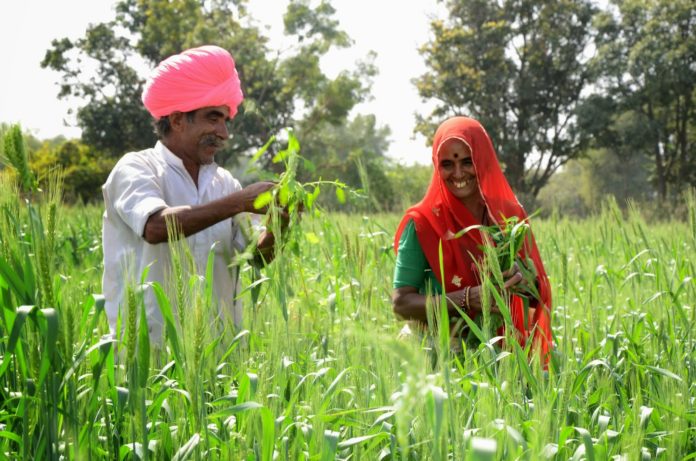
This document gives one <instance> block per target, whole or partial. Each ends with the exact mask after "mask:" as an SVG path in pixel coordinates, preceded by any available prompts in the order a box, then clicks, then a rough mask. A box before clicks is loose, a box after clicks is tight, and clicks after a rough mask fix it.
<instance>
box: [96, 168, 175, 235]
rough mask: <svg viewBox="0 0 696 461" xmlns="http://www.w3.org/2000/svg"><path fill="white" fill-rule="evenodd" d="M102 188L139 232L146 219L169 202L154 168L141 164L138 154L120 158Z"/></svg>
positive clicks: (118, 211)
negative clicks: (165, 198) (121, 159)
mask: <svg viewBox="0 0 696 461" xmlns="http://www.w3.org/2000/svg"><path fill="white" fill-rule="evenodd" d="M104 189H105V191H106V194H107V196H108V197H109V200H110V201H111V203H112V205H113V207H114V210H115V211H116V213H118V215H119V216H120V218H121V219H122V220H123V222H125V223H126V224H127V225H128V227H130V228H131V229H132V230H133V232H135V233H136V235H139V236H142V235H143V232H144V230H145V224H146V223H147V219H148V218H149V217H150V216H151V215H152V214H153V213H155V212H157V211H159V210H161V209H163V208H167V206H168V205H167V203H166V202H165V201H164V198H163V193H162V188H161V187H160V184H159V181H158V180H157V177H156V175H155V171H153V170H152V169H151V168H148V166H147V165H145V164H140V163H139V162H138V161H137V157H131V158H125V159H124V160H123V161H122V162H120V164H119V165H118V166H117V167H116V168H115V169H114V171H113V173H112V176H111V177H110V178H109V180H108V181H107V183H106V184H105V185H104Z"/></svg>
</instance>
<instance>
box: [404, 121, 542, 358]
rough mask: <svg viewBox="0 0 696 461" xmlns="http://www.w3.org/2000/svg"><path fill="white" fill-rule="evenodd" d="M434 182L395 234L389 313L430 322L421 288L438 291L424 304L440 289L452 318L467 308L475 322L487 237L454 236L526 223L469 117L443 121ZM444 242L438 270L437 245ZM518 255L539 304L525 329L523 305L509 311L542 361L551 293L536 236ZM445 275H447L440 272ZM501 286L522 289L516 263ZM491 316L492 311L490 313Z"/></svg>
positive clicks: (435, 301) (515, 303) (514, 302)
mask: <svg viewBox="0 0 696 461" xmlns="http://www.w3.org/2000/svg"><path fill="white" fill-rule="evenodd" d="M432 158H433V165H434V171H433V178H432V180H431V182H430V186H429V187H428V190H427V192H426V194H425V197H424V198H423V200H421V201H420V202H419V203H418V204H416V205H414V206H412V207H411V208H409V209H408V210H407V211H406V214H405V216H404V218H403V219H402V220H401V223H400V224H399V227H398V229H397V231H396V235H395V237H394V248H395V250H396V253H397V260H396V267H395V271H394V292H393V296H392V298H393V305H394V312H395V314H396V315H397V316H399V317H400V318H402V319H406V320H412V321H416V322H417V323H419V324H420V325H427V321H428V320H427V318H428V313H427V312H426V301H427V294H426V287H432V290H430V292H432V293H435V296H433V297H432V299H431V300H430V302H428V303H427V304H428V305H433V306H439V296H438V295H439V294H440V293H441V292H442V286H443V285H444V287H445V291H446V295H447V302H448V311H449V314H450V319H452V318H453V317H459V316H460V315H459V313H458V312H459V311H460V310H461V311H464V312H466V313H467V315H468V316H469V317H471V318H475V317H476V316H477V315H479V314H480V313H481V312H482V310H483V306H482V299H481V298H482V288H481V277H480V276H479V273H478V267H480V264H481V262H482V260H483V251H482V249H481V247H482V245H483V242H484V239H485V238H486V237H485V236H483V235H482V234H481V232H479V231H478V230H472V231H469V232H466V233H465V234H464V235H463V236H461V237H459V238H455V234H456V233H457V232H459V231H460V230H462V229H465V228H467V227H469V226H472V225H477V224H480V225H484V226H490V225H501V224H502V223H503V222H504V220H505V218H510V217H512V216H516V217H517V218H519V219H526V218H527V214H526V213H525V211H524V209H523V208H522V206H521V205H520V204H519V202H518V201H517V198H516V197H515V194H514V193H513V192H512V189H511V188H510V185H509V184H508V182H507V180H506V179H505V176H503V173H502V171H501V169H500V165H499V164H498V160H497V158H496V155H495V151H494V150H493V144H492V142H491V140H490V138H489V137H488V133H486V131H485V129H484V128H483V126H481V124H480V123H479V122H477V121H476V120H473V119H471V118H466V117H454V118H450V119H449V120H447V121H445V122H444V123H443V124H442V125H440V127H439V128H438V129H437V131H436V132H435V137H434V138H433V154H432ZM440 242H442V263H443V264H442V268H441V266H440V258H439V246H440ZM522 256H523V257H525V258H530V259H531V261H533V264H534V268H535V269H536V273H537V280H536V286H537V288H538V290H533V291H536V292H538V294H539V299H532V300H531V307H535V308H536V309H534V310H533V312H534V313H533V314H532V315H531V316H530V317H531V321H528V324H525V317H526V316H525V314H524V304H523V302H522V299H521V298H520V297H518V296H512V299H511V302H510V312H511V316H512V321H513V325H514V327H515V330H516V333H517V334H516V336H517V338H518V339H519V341H520V343H522V344H525V342H526V340H527V339H528V337H529V334H530V332H532V331H533V335H534V341H535V346H536V347H538V348H539V352H540V353H541V354H542V357H543V358H544V360H545V361H546V360H548V357H547V355H548V352H549V350H550V348H551V328H550V309H551V289H550V284H549V281H548V277H547V276H546V272H545V271H544V266H543V264H542V262H541V258H540V256H539V250H538V249H537V246H536V243H535V241H534V237H533V236H532V235H531V233H530V234H529V236H528V237H527V239H526V241H525V245H524V249H523V251H522ZM441 269H442V272H444V278H443V276H442V273H441ZM503 276H504V280H505V282H504V288H505V289H513V288H517V291H519V290H520V289H523V288H524V284H525V283H526V282H525V281H523V277H522V274H521V273H520V272H519V269H518V267H517V266H515V267H513V268H512V269H511V270H510V271H508V272H506V273H504V274H503ZM492 311H495V308H494V307H493V308H492Z"/></svg>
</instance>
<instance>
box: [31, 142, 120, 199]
mask: <svg viewBox="0 0 696 461" xmlns="http://www.w3.org/2000/svg"><path fill="white" fill-rule="evenodd" d="M30 166H31V169H32V170H33V171H34V172H35V173H36V175H37V176H38V177H39V179H40V180H41V179H42V178H44V179H45V178H47V177H48V176H50V172H51V170H52V169H54V168H56V167H60V168H61V170H62V172H63V194H64V198H65V200H66V201H68V202H71V203H72V202H75V201H85V202H97V201H101V199H102V194H101V186H102V185H103V184H104V183H105V182H106V178H107V177H108V176H109V172H110V171H111V169H112V168H113V166H114V160H113V159H111V158H107V157H106V156H104V155H103V154H101V153H100V152H98V151H96V150H95V149H94V148H91V147H89V146H87V145H85V144H83V143H81V142H79V141H76V140H71V141H65V142H63V143H62V144H60V145H59V146H57V147H52V146H51V145H50V144H49V143H48V142H45V143H44V145H43V146H41V148H40V149H38V150H37V151H36V152H34V153H33V154H32V155H31V161H30Z"/></svg>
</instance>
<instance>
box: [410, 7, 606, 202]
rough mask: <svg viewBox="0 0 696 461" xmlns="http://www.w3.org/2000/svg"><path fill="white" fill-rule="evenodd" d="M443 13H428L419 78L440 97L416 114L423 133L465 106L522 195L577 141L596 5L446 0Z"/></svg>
mask: <svg viewBox="0 0 696 461" xmlns="http://www.w3.org/2000/svg"><path fill="white" fill-rule="evenodd" d="M446 5H447V9H448V12H449V17H448V18H447V19H446V20H439V19H438V20H434V21H433V22H432V23H431V28H432V32H433V34H434V38H433V39H432V40H431V41H430V42H428V43H426V44H425V45H423V47H422V48H421V53H422V55H423V56H424V58H425V60H426V64H427V66H428V67H429V71H428V73H426V74H424V75H422V76H421V77H420V78H418V79H417V81H416V85H417V87H418V91H419V93H420V95H421V96H422V97H423V98H426V99H435V100H437V101H439V103H438V104H437V105H436V107H435V109H434V110H433V112H432V114H430V115H429V116H427V117H420V118H419V122H418V126H417V130H418V131H419V132H421V133H423V134H424V135H425V136H426V137H428V138H430V137H431V136H432V134H433V132H434V128H435V127H436V126H437V125H438V123H439V122H440V121H442V120H443V119H444V118H445V117H448V116H452V115H470V116H472V117H474V118H476V119H478V120H479V121H480V122H481V123H482V124H483V126H484V127H486V129H487V130H488V132H489V134H490V135H491V138H492V140H493V143H494V145H495V147H496V150H497V152H498V155H499V158H500V160H501V162H502V163H503V164H504V166H505V173H506V175H507V177H508V179H509V181H510V183H511V186H512V187H513V189H514V190H515V192H516V193H517V194H518V195H520V197H521V199H522V201H523V202H528V201H531V200H532V199H534V198H535V197H536V196H537V194H538V193H539V190H540V189H541V188H542V187H543V186H544V185H545V184H546V183H547V182H548V180H549V178H550V177H551V175H552V174H553V173H554V172H555V171H556V170H557V169H558V168H559V167H560V166H561V165H563V164H564V163H565V162H567V161H568V160H569V159H571V158H574V157H576V156H577V155H579V154H580V152H581V151H582V148H583V145H584V144H585V142H586V140H585V138H584V136H583V135H582V133H581V132H579V131H578V130H577V127H576V121H575V117H576V115H575V112H576V108H577V105H578V103H579V102H580V101H581V93H582V91H583V89H584V88H585V87H586V85H587V83H588V78H589V76H590V74H589V69H588V67H587V61H588V58H587V57H586V56H587V53H586V52H587V48H588V45H589V43H590V39H591V34H590V32H591V29H590V22H591V19H592V17H593V14H594V7H593V6H592V3H591V2H590V1H588V0H564V1H546V0H545V1H537V0H501V1H483V0H449V1H447V2H446Z"/></svg>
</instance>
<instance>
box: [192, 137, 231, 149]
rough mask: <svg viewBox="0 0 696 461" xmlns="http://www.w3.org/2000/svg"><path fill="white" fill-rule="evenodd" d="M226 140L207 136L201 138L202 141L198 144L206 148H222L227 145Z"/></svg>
mask: <svg viewBox="0 0 696 461" xmlns="http://www.w3.org/2000/svg"><path fill="white" fill-rule="evenodd" d="M225 141H226V140H225V139H222V138H220V137H218V136H215V135H214V134H208V135H205V136H203V137H202V138H201V140H200V141H199V142H198V144H199V145H201V146H205V147H218V148H219V147H222V146H224V145H225Z"/></svg>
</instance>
